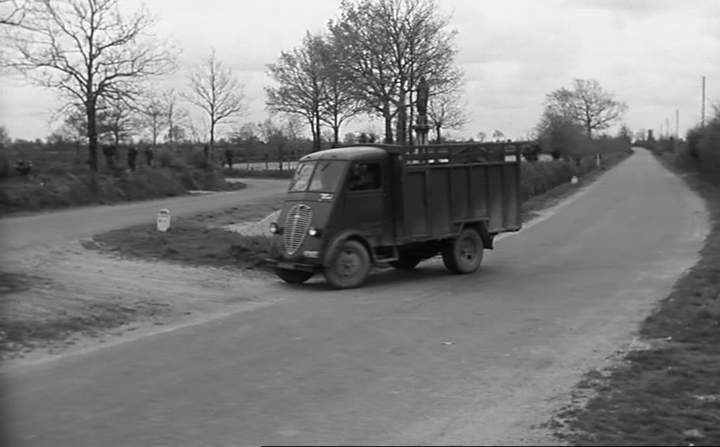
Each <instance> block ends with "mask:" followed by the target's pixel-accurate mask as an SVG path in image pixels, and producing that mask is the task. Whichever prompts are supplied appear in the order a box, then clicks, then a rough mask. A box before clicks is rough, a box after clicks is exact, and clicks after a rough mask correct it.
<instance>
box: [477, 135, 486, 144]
mask: <svg viewBox="0 0 720 447" xmlns="http://www.w3.org/2000/svg"><path fill="white" fill-rule="evenodd" d="M485 138H487V134H486V133H485V132H478V133H477V139H478V140H480V142H481V143H482V142H484V141H485Z"/></svg>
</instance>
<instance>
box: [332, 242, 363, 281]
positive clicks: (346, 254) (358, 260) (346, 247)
mask: <svg viewBox="0 0 720 447" xmlns="http://www.w3.org/2000/svg"><path fill="white" fill-rule="evenodd" d="M369 272H370V255H369V254H368V252H367V250H366V249H365V246H364V245H363V244H361V243H360V242H358V241H353V240H349V241H345V242H343V243H342V244H341V245H340V248H339V249H338V250H337V252H336V253H335V254H334V255H333V257H332V259H331V261H330V264H329V265H328V266H327V268H326V269H325V278H327V280H328V282H329V283H330V284H331V285H332V286H333V287H335V288H337V289H350V288H353V287H358V286H360V285H361V284H362V283H363V282H365V279H366V278H367V275H368V273H369Z"/></svg>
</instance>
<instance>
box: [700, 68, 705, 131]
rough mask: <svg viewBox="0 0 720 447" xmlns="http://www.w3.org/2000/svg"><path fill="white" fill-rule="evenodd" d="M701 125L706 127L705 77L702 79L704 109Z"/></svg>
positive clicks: (702, 110)
mask: <svg viewBox="0 0 720 447" xmlns="http://www.w3.org/2000/svg"><path fill="white" fill-rule="evenodd" d="M700 117H701V118H700V123H701V126H702V127H705V76H703V77H702V108H701V109H700Z"/></svg>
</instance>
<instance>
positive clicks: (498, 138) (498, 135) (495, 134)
mask: <svg viewBox="0 0 720 447" xmlns="http://www.w3.org/2000/svg"><path fill="white" fill-rule="evenodd" d="M492 137H493V138H495V141H501V140H502V139H503V138H505V134H504V133H502V131H501V130H499V129H495V130H494V131H493V133H492Z"/></svg>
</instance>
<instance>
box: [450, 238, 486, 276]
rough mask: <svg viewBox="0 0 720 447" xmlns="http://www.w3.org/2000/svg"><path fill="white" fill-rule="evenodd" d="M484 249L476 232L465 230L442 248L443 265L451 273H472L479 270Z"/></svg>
mask: <svg viewBox="0 0 720 447" xmlns="http://www.w3.org/2000/svg"><path fill="white" fill-rule="evenodd" d="M484 248H485V247H484V246H483V242H482V238H481V237H480V235H479V234H478V232H477V231H476V230H475V229H473V228H466V229H464V230H462V231H461V232H460V234H459V235H458V237H457V238H456V239H454V240H453V241H452V242H451V243H449V244H447V245H446V246H445V248H443V252H442V258H443V263H444V264H445V267H446V268H447V269H448V270H450V271H451V272H452V273H457V274H464V273H472V272H474V271H476V270H477V269H478V268H480V264H481V263H482V259H483V250H484Z"/></svg>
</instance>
